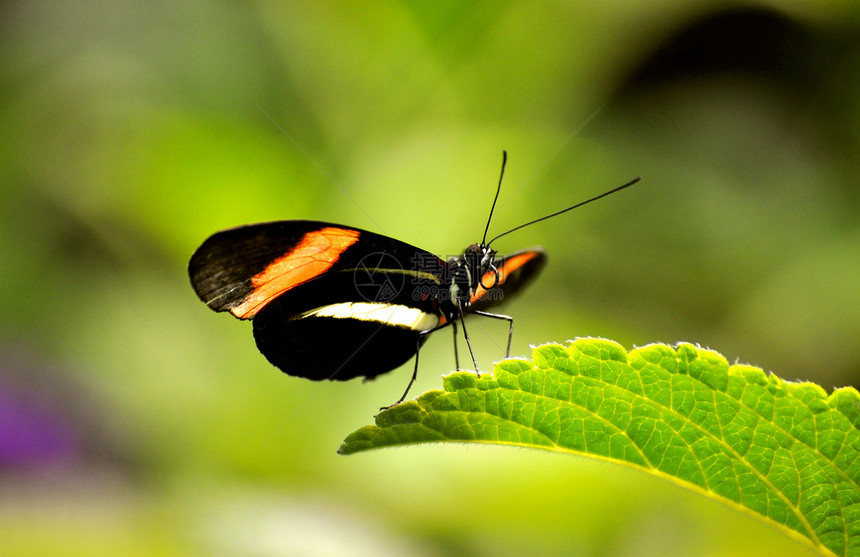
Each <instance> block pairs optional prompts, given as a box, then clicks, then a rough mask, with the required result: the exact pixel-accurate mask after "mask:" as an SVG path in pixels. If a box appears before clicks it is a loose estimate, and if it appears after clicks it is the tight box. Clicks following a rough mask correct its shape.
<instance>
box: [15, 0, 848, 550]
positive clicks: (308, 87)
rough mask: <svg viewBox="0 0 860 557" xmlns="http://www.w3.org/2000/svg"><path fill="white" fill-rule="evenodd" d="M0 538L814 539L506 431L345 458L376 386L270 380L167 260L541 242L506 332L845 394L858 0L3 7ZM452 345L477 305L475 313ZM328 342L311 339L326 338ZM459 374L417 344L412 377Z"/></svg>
mask: <svg viewBox="0 0 860 557" xmlns="http://www.w3.org/2000/svg"><path fill="white" fill-rule="evenodd" d="M0 37H2V40H1V41H0V79H2V89H0V130H2V134H0V306H2V317H0V553H2V554H3V555H80V554H86V555H168V556H170V555H225V556H232V555H237V556H239V555H252V556H269V555H298V556H305V555H307V556H317V555H349V556H351V555H410V556H411V555H414V556H421V557H427V556H440V555H466V556H490V555H492V556H508V555H522V554H539V555H584V556H592V555H595V556H596V555H620V556H628V555H629V556H633V555H636V556H639V555H665V554H667V553H668V554H674V555H782V556H785V555H809V554H810V553H809V552H808V550H807V549H806V548H805V547H804V546H802V545H801V544H799V543H797V542H795V541H793V540H790V539H787V538H784V537H782V536H781V534H780V533H779V532H777V531H776V530H775V529H773V528H771V527H769V526H767V525H765V524H763V523H761V522H758V521H756V520H754V519H752V518H750V517H748V516H745V515H743V514H741V513H739V512H737V511H736V510H734V509H732V508H729V507H728V506H724V505H721V504H719V503H715V502H714V501H711V500H708V499H707V498H705V497H702V496H701V495H699V494H696V493H691V492H688V491H686V490H683V489H681V488H678V487H676V486H674V485H672V484H670V483H669V482H667V481H664V480H660V479H655V478H652V477H649V476H647V475H645V474H642V473H639V472H634V471H631V470H629V469H626V468H623V467H620V466H615V465H611V464H607V463H595V462H592V461H589V460H586V459H582V458H569V457H562V456H558V455H552V454H543V453H532V452H528V451H522V450H515V449H510V448H500V447H463V446H450V447H449V446H424V447H418V448H409V449H400V450H385V451H378V452H375V453H370V454H365V455H359V456H353V457H348V458H346V457H340V456H338V455H336V454H335V450H336V449H337V447H338V445H339V443H340V441H341V440H342V439H343V437H344V436H345V435H346V434H347V433H349V432H350V431H352V430H354V429H356V428H358V427H360V426H362V425H365V424H367V423H370V421H371V416H372V414H374V413H375V412H376V409H377V408H378V407H379V406H380V405H382V404H387V403H390V402H392V401H393V400H395V399H396V398H397V397H398V396H399V395H400V393H401V392H402V389H403V388H404V386H405V384H406V382H407V380H408V377H409V373H410V369H411V367H410V366H411V363H409V364H406V366H404V368H402V369H399V370H396V371H394V372H392V373H390V374H387V375H384V376H382V377H380V378H378V379H377V380H376V381H374V382H370V383H367V384H361V382H360V381H351V382H347V383H331V384H317V383H312V382H309V381H304V380H300V379H296V378H291V377H288V376H286V375H283V374H281V373H279V372H278V371H277V370H276V369H275V368H273V367H271V366H270V365H269V364H268V363H267V362H266V360H265V359H264V358H263V357H262V356H261V355H260V354H259V353H258V352H257V351H256V349H255V346H254V343H253V339H252V336H251V326H250V324H249V323H244V322H239V321H237V320H234V319H231V318H230V317H228V316H226V315H216V314H214V313H212V312H210V311H209V310H208V309H207V308H206V307H205V306H204V305H203V304H202V303H200V302H199V301H198V300H197V298H196V296H195V295H194V293H193V291H192V290H191V288H190V286H189V284H188V279H187V276H186V269H185V265H186V263H187V260H188V257H189V256H190V254H191V253H192V251H193V250H194V249H195V248H196V247H197V246H198V245H199V244H200V243H201V242H202V241H203V240H204V239H205V238H206V237H207V236H208V235H209V234H211V233H213V232H215V231H216V230H219V229H222V228H226V227H230V226H235V225H239V224H245V223H250V222H258V221H265V220H275V219H297V218H303V219H320V220H326V221H332V222H340V223H346V224H350V225H354V226H358V227H362V228H366V229H370V230H373V231H377V232H381V233H383V234H387V235H390V236H394V237H396V238H399V239H402V240H404V241H407V242H409V243H412V244H416V245H419V246H421V247H423V248H425V249H428V250H430V251H432V252H434V253H437V254H439V255H442V256H448V255H451V254H454V253H458V252H459V250H461V249H462V248H463V247H465V246H466V245H467V244H468V243H471V242H474V241H477V240H479V239H480V234H481V232H482V227H483V225H484V219H485V218H486V213H487V210H488V208H489V204H490V202H491V199H492V194H493V189H494V187H495V184H496V181H497V179H498V170H499V164H500V159H501V152H502V149H507V150H508V152H509V155H510V158H509V162H508V169H507V174H506V177H505V183H504V189H503V191H502V196H501V200H500V207H499V208H498V210H497V212H496V218H495V221H494V222H493V227H492V230H493V231H496V232H500V231H503V230H505V229H507V228H510V227H512V226H515V225H517V224H520V223H522V222H524V221H526V220H529V219H531V218H535V217H537V216H541V215H543V214H546V213H549V212H552V211H555V210H558V209H561V208H563V207H565V206H568V205H570V204H572V203H575V202H577V201H581V200H583V199H585V198H587V197H590V196H592V195H596V194H598V193H601V192H603V191H605V190H607V189H610V188H612V187H614V186H617V185H620V184H621V183H623V182H625V181H627V180H629V179H631V178H633V177H635V176H637V175H642V176H643V177H644V179H643V182H642V183H641V184H640V185H637V186H636V187H635V188H632V189H630V190H626V191H625V192H623V193H619V194H617V195H615V196H612V197H610V198H608V199H605V200H602V201H600V202H598V203H596V204H593V205H590V206H588V207H587V208H583V209H579V210H577V211H574V212H573V213H571V214H568V215H565V216H564V217H559V218H557V219H553V220H550V221H548V222H544V223H541V224H540V225H537V226H534V227H531V228H528V229H525V230H522V231H520V232H517V233H515V234H512V235H510V236H507V237H505V238H503V239H502V240H500V241H499V242H498V243H497V244H496V245H495V247H496V248H497V249H499V250H500V251H501V252H502V253H504V252H507V251H513V250H516V249H520V248H523V247H526V246H529V245H543V246H545V247H546V249H547V250H548V252H549V255H550V265H549V267H548V268H547V270H546V271H545V272H544V274H543V276H542V277H541V279H540V281H539V282H538V283H536V284H535V285H534V287H533V288H531V289H530V290H529V291H528V292H527V293H525V294H524V295H523V296H522V297H521V298H520V299H518V300H517V301H516V302H515V303H513V304H511V305H510V306H508V307H507V308H506V312H507V313H509V314H512V315H514V316H515V317H516V330H515V336H514V347H513V353H514V354H528V350H529V349H528V346H529V343H542V342H547V341H564V340H566V339H568V338H572V337H575V336H603V337H609V338H613V339H615V340H618V341H619V342H621V343H622V344H624V345H625V346H627V347H631V346H633V345H642V344H646V343H649V342H654V341H662V342H670V343H672V342H676V341H681V340H684V341H691V342H696V343H700V344H702V345H705V346H709V347H711V348H714V349H716V350H718V351H720V352H722V353H723V354H725V355H726V357H727V358H728V359H729V360H730V361H734V360H740V361H742V362H748V363H752V364H755V365H760V366H762V367H764V368H766V369H768V370H772V371H773V372H775V373H777V374H779V375H780V376H781V377H784V378H787V379H806V380H812V381H816V382H818V383H820V384H822V385H823V386H824V387H825V388H827V389H831V388H832V387H834V386H842V385H851V384H853V385H855V386H857V385H858V384H860V378H858V375H860V342H858V339H860V317H858V309H860V226H858V224H860V223H858V218H857V215H858V208H860V195H858V185H857V182H858V176H860V157H858V152H860V149H858V147H860V6H858V4H857V3H856V2H853V1H850V0H849V1H832V2H826V3H825V2H822V3H803V2H795V1H790V0H785V1H779V0H772V1H769V2H761V3H756V2H737V3H731V4H730V5H729V4H725V5H723V4H719V3H714V2H665V1H664V2H651V3H640V2H633V1H625V2H605V3H600V2H580V3H576V2H525V1H516V0H512V1H504V2H493V3H490V2H479V3H471V4H468V5H466V6H463V5H461V4H460V3H455V2H437V3H432V5H431V4H430V3H424V2H418V1H415V0H412V1H402V2H396V1H395V2H384V1H382V2H370V3H352V2H342V3H318V2H283V3H282V2H265V1H261V2H252V3H243V2H223V1H222V2H195V1H190V2H181V3H174V2H165V1H162V0H156V1H152V2H147V3H143V2H128V1H116V0H114V1H110V2H108V1H99V0H94V1H85V2H63V3H60V2H45V1H28V2H15V1H11V2H4V3H3V4H2V6H0ZM471 323H472V326H471V329H470V330H471V332H472V334H473V335H474V336H475V337H476V341H477V342H476V352H477V354H478V356H479V362H480V363H481V364H482V366H484V367H489V366H490V365H491V363H492V361H493V360H496V359H498V358H500V357H501V355H502V353H501V352H502V351H501V348H500V346H501V345H502V343H503V341H504V336H505V333H506V327H505V325H504V324H503V323H501V324H500V323H494V322H487V321H486V320H484V321H481V320H477V319H472V320H471ZM332 341H333V342H336V339H332ZM452 367H453V357H452V348H451V339H450V336H449V333H440V334H439V335H436V336H434V337H433V338H432V339H431V340H430V341H429V342H428V343H427V344H426V345H425V349H424V351H423V352H422V365H421V372H420V374H419V379H418V382H417V384H416V386H415V388H414V389H413V394H415V395H417V394H418V393H420V392H423V391H425V390H427V389H431V388H436V387H438V386H439V385H440V384H441V381H440V378H439V376H440V374H441V373H445V372H447V371H450V370H451V368H452Z"/></svg>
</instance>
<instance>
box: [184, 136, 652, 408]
mask: <svg viewBox="0 0 860 557" xmlns="http://www.w3.org/2000/svg"><path fill="white" fill-rule="evenodd" d="M506 162H507V153H503V158H502V173H501V174H502V177H503V176H504V169H505V164H506ZM638 181H639V178H636V179H634V180H632V181H630V182H628V183H626V184H624V185H623V186H620V187H618V188H615V189H613V190H610V191H608V192H606V193H604V194H601V195H599V196H597V197H593V198H591V199H589V200H587V201H584V202H581V203H578V204H576V205H573V206H571V207H568V208H566V209H564V210H562V211H558V212H556V213H553V214H551V215H547V216H545V217H542V218H539V219H535V220H533V221H530V222H527V223H525V224H523V225H520V226H517V227H515V228H512V229H511V230H508V231H507V232H504V233H502V234H499V235H497V236H496V237H494V238H492V239H491V240H489V241H487V233H488V231H489V226H490V221H491V220H492V215H493V211H494V210H495V206H496V202H497V201H498V197H499V192H500V191H501V182H502V181H501V177H500V178H499V186H498V188H497V189H496V196H495V198H494V200H493V205H492V208H491V210H490V217H489V218H488V219H487V226H486V228H485V229H484V236H483V239H482V240H481V242H480V243H479V244H472V245H470V246H469V247H467V248H466V249H465V250H464V251H463V253H462V254H460V255H457V256H454V257H450V258H448V259H447V260H443V259H441V258H439V257H437V256H436V255H434V254H432V253H430V252H429V251H426V250H423V249H421V248H418V247H415V246H413V245H410V244H408V243H406V242H403V241H401V240H397V239H395V238H391V237H389V236H383V235H381V234H376V233H374V232H369V231H367V230H362V229H360V228H355V227H352V226H344V225H341V224H333V223H329V222H320V221H308V220H285V221H276V222H265V223H260V224H252V225H247V226H240V227H237V228H231V229H228V230H223V231H221V232H217V233H215V234H213V235H212V236H210V237H209V238H208V239H207V240H206V241H204V242H203V244H202V245H201V246H200V247H199V248H197V250H196V251H195V252H194V254H193V255H192V257H191V260H190V262H189V265H188V272H189V276H190V278H191V285H192V287H193V288H194V291H195V292H196V293H197V296H198V297H199V298H200V299H201V300H202V301H203V302H205V303H206V305H207V306H209V307H210V308H211V309H213V310H215V311H219V312H220V311H226V312H230V313H231V314H233V316H234V317H237V318H239V319H248V320H251V322H252V323H253V330H254V339H255V341H256V343H257V348H258V349H259V350H260V352H261V353H262V354H263V355H264V356H265V357H266V359H268V360H269V362H270V363H272V364H273V365H274V366H276V367H278V368H280V369H281V370H282V371H284V372H285V373H287V374H289V375H293V376H297V377H304V378H307V379H311V380H315V381H319V380H326V379H327V380H338V381H344V380H348V379H352V378H355V377H365V378H368V379H371V378H374V377H376V376H378V375H380V374H383V373H387V372H389V371H391V370H392V369H395V368H397V367H399V366H400V365H402V364H403V363H405V362H406V361H408V360H409V359H410V358H412V356H415V366H414V369H413V372H412V378H411V379H410V381H409V384H408V385H407V388H406V390H405V392H404V393H403V396H402V397H400V399H399V400H398V401H397V402H395V403H394V405H396V404H399V403H401V402H402V401H403V400H405V398H406V396H407V394H408V393H409V389H410V388H411V387H412V384H413V383H414V382H415V378H416V377H417V374H418V354H419V352H420V349H421V346H422V345H423V344H424V342H425V341H426V340H427V338H428V336H429V335H430V334H431V333H433V332H435V331H438V330H440V329H443V328H446V327H448V326H451V328H452V330H453V332H454V353H455V361H456V365H457V369H460V365H459V355H458V353H457V342H456V338H457V326H458V324H459V325H460V326H461V327H462V328H463V333H464V337H465V339H466V343H467V346H468V348H469V352H470V354H471V356H472V363H473V364H474V366H475V370H476V371H477V370H478V365H477V361H476V359H475V355H474V351H473V350H472V345H471V341H470V339H469V335H468V332H467V329H466V324H465V321H464V317H465V316H466V315H467V314H475V315H482V316H485V317H490V318H495V319H500V320H504V321H506V322H507V323H508V326H509V329H508V340H507V350H506V352H505V356H506V357H508V356H509V355H510V349H511V339H512V337H513V318H512V317H509V316H507V315H502V314H498V313H492V312H489V311H487V310H488V309H491V308H493V307H495V306H498V305H499V304H501V303H502V302H505V301H508V300H509V299H510V298H511V297H512V296H513V295H514V294H516V293H517V292H519V291H520V290H522V289H523V288H524V287H525V286H527V285H528V284H529V283H530V282H531V281H533V280H534V279H535V278H536V277H537V275H538V274H539V273H540V271H541V270H542V269H543V268H544V266H545V265H546V262H547V256H546V253H545V251H544V250H543V249H542V248H530V249H526V250H522V251H518V252H515V253H512V254H510V255H505V256H499V255H498V254H497V252H496V250H494V249H492V247H491V245H492V243H493V242H494V241H495V240H497V239H499V238H501V237H502V236H505V235H507V234H509V233H511V232H513V231H515V230H519V229H520V228H523V227H525V226H529V225H531V224H534V223H536V222H539V221H542V220H545V219H548V218H551V217H554V216H556V215H559V214H562V213H564V212H567V211H569V210H571V209H574V208H576V207H579V206H581V205H584V204H586V203H590V202H592V201H595V200H597V199H599V198H601V197H604V196H606V195H609V194H610V193H614V192H616V191H619V190H621V189H624V188H626V187H629V186H631V185H633V184H635V183H636V182H638ZM394 405H392V406H394ZM385 408H388V407H385Z"/></svg>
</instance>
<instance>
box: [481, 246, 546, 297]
mask: <svg viewBox="0 0 860 557" xmlns="http://www.w3.org/2000/svg"><path fill="white" fill-rule="evenodd" d="M534 257H535V253H534V252H527V253H521V254H519V255H515V256H513V257H509V258H507V259H506V260H505V264H504V265H502V266H501V267H499V268H498V270H499V280H498V281H496V275H495V273H493V272H492V271H487V272H486V273H484V276H483V277H482V278H481V282H482V283H484V284H486V285H489V286H490V288H493V287H494V286H498V285H500V284H504V282H505V280H506V279H507V278H508V273H513V272H514V271H516V270H517V269H519V268H520V267H522V266H523V265H525V264H526V263H528V262H529V261H530V260H531V259H534ZM486 294H487V289H486V288H484V287H483V286H481V283H478V288H476V289H475V294H474V295H473V296H472V303H473V304H474V303H475V302H477V301H478V300H480V299H481V298H483V297H484V296H485V295H486Z"/></svg>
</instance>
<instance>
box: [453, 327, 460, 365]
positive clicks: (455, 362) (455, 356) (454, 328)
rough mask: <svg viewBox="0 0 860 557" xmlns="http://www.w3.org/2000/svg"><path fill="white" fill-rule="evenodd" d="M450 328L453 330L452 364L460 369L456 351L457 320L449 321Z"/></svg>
mask: <svg viewBox="0 0 860 557" xmlns="http://www.w3.org/2000/svg"><path fill="white" fill-rule="evenodd" d="M451 330H453V331H454V365H456V366H457V367H456V369H457V371H460V354H459V353H458V352H457V322H456V321H451Z"/></svg>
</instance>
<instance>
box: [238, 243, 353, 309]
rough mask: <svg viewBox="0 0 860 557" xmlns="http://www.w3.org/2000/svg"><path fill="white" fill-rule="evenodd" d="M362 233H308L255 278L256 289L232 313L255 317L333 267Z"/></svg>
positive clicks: (253, 284)
mask: <svg viewBox="0 0 860 557" xmlns="http://www.w3.org/2000/svg"><path fill="white" fill-rule="evenodd" d="M358 236H359V232H358V231H357V230H346V229H343V228H333V227H328V228H323V229H321V230H315V231H313V232H308V233H307V234H305V235H304V237H303V238H302V239H301V241H300V242H299V243H298V245H296V247H295V248H293V250H292V251H290V252H289V253H287V254H286V255H283V256H281V257H279V258H278V259H276V260H275V261H273V262H272V263H271V264H270V265H269V266H268V267H266V268H265V269H264V270H263V271H262V272H260V273H258V274H256V275H254V276H253V277H252V278H251V286H252V287H253V290H251V292H250V293H249V294H248V295H247V296H246V297H245V299H244V300H243V301H242V303H241V304H240V305H238V306H236V307H234V308H232V309H231V310H230V313H232V314H233V315H235V316H236V317H238V318H239V319H250V318H252V317H254V315H256V314H257V312H258V311H260V309H261V308H262V307H263V306H265V305H266V304H268V303H269V302H270V301H271V300H273V299H274V298H276V297H277V296H279V295H281V294H282V293H284V292H286V291H287V290H289V289H291V288H295V287H296V286H298V285H300V284H302V283H303V282H307V281H309V280H311V279H312V278H315V277H318V276H320V275H321V274H323V273H325V272H326V271H328V270H329V269H331V267H332V265H334V264H335V263H336V262H337V260H338V259H339V258H340V254H342V253H343V252H344V251H346V249H347V248H348V247H349V246H351V245H352V244H354V243H356V242H357V241H358Z"/></svg>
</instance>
